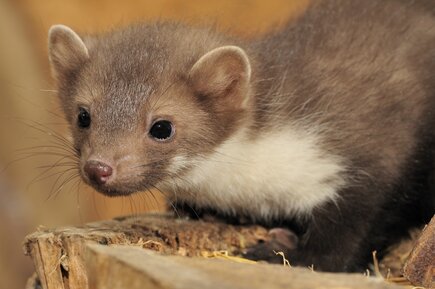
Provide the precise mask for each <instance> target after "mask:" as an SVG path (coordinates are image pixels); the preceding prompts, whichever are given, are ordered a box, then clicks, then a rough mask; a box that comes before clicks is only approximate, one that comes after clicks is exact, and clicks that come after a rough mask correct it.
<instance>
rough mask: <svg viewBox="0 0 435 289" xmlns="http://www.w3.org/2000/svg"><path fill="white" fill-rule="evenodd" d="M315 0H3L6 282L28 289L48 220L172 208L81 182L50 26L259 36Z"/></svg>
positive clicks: (0, 89) (1, 154) (0, 145)
mask: <svg viewBox="0 0 435 289" xmlns="http://www.w3.org/2000/svg"><path fill="white" fill-rule="evenodd" d="M306 4H307V0H213V1H211V0H209V1H202V0H190V1H186V0H160V1H153V0H131V1H117V0H108V1H103V0H93V1H92V0H0V222H1V223H0V288H5V289H15V288H16V289H18V288H24V286H25V283H26V280H27V278H28V277H29V276H30V275H31V273H32V272H33V267H32V264H31V262H30V259H29V258H27V257H25V256H23V253H22V248H21V247H22V242H23V239H24V237H25V236H26V235H27V234H29V233H31V232H33V231H35V230H37V228H38V227H39V226H44V227H55V226H65V225H80V224H84V223H87V222H91V221H95V220H100V219H107V218H112V217H114V216H118V215H127V214H138V213H140V212H145V211H159V210H165V204H164V201H163V197H162V196H160V195H159V194H158V193H157V192H155V193H154V196H150V195H147V194H145V193H143V194H138V195H136V196H133V197H130V198H125V199H122V198H121V199H119V198H118V199H107V198H104V197H102V196H100V195H98V194H96V193H95V192H93V191H92V190H91V189H89V188H87V187H86V186H85V185H83V184H80V181H79V178H78V177H77V176H76V174H75V170H74V167H72V166H71V165H72V164H71V163H69V161H68V159H67V158H66V156H65V154H67V152H65V150H62V149H60V148H59V146H62V142H63V141H64V140H63V139H62V138H63V137H65V138H68V128H67V126H66V124H65V122H64V121H63V117H62V112H61V111H60V109H59V106H58V104H57V99H56V91H54V89H55V87H54V84H53V81H52V79H51V77H50V69H49V66H48V61H47V49H46V43H47V31H48V29H49V27H50V26H51V25H53V24H58V23H62V24H65V25H68V26H70V27H72V28H73V29H74V30H76V31H78V32H98V31H104V30H108V29H110V28H112V27H116V26H121V25H127V24H128V23H131V22H135V21H152V20H155V19H176V20H179V21H182V22H187V23H192V24H195V23H204V22H207V23H208V22H211V23H213V24H216V25H217V26H218V27H219V29H222V30H225V31H228V32H230V33H232V34H236V35H243V36H248V37H256V36H258V35H261V34H264V33H267V32H268V31H270V30H271V29H276V28H277V27H279V26H280V25H282V24H284V23H285V22H286V21H288V20H289V19H290V18H292V17H295V16H297V15H298V13H300V12H301V11H302V10H303V9H304V7H306Z"/></svg>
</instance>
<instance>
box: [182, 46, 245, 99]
mask: <svg viewBox="0 0 435 289" xmlns="http://www.w3.org/2000/svg"><path fill="white" fill-rule="evenodd" d="M250 78H251V65H250V63H249V60H248V56H247V55H246V53H245V51H243V49H241V48H240V47H237V46H222V47H219V48H215V49H213V50H212V51H210V52H208V53H206V54H205V55H204V56H202V57H201V58H200V59H199V60H198V61H197V62H196V63H195V64H194V65H193V67H192V69H191V70H190V73H189V80H190V84H191V85H192V87H193V89H194V90H195V92H196V93H197V94H199V95H201V96H203V97H211V98H215V101H220V103H222V104H224V105H231V106H233V107H234V106H239V107H243V106H244V105H245V103H246V100H247V98H248V95H249V93H248V89H249V81H250Z"/></svg>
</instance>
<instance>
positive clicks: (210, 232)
mask: <svg viewBox="0 0 435 289" xmlns="http://www.w3.org/2000/svg"><path fill="white" fill-rule="evenodd" d="M267 238H268V235H267V229H266V228H263V227H260V226H235V225H229V224H224V223H220V222H218V221H216V220H211V221H210V220H209V221H205V220H201V221H195V220H188V219H182V218H174V217H173V216H172V215H162V214H159V215H144V216H136V217H129V218H118V219H115V220H110V221H103V222H97V223H91V224H87V225H84V226H82V227H64V228H56V229H39V230H38V231H37V232H35V233H33V234H31V235H29V236H28V237H27V238H26V240H25V245H24V251H25V253H26V254H27V255H29V256H30V257H31V258H32V259H33V262H34V265H35V268H36V273H37V278H33V279H32V280H31V282H29V283H28V289H30V288H32V286H34V288H43V289H88V288H90V287H89V279H88V276H90V275H89V270H90V267H89V266H90V265H89V261H88V262H86V261H85V252H86V251H87V249H86V248H87V246H88V244H89V243H90V244H100V245H105V246H107V245H127V246H131V247H137V248H140V249H141V250H142V249H150V250H153V251H157V252H159V253H161V254H164V255H165V254H166V255H179V256H190V257H194V256H202V255H203V253H204V252H213V251H222V250H224V251H226V252H228V254H229V255H233V256H234V255H236V254H238V253H240V252H241V251H242V250H243V249H244V248H246V247H249V246H252V245H254V244H257V243H258V242H259V241H260V240H267ZM111 249H112V248H108V250H111ZM180 260H186V262H190V261H188V260H190V259H188V258H184V259H180ZM290 261H291V260H290ZM177 262H178V261H177ZM180 262H181V261H180ZM195 262H196V261H195ZM92 266H93V265H92ZM274 268H275V267H274ZM317 274H320V275H322V273H317ZM310 276H311V275H310ZM316 276H317V275H316ZM327 276H329V277H331V276H335V275H327ZM240 278H244V277H240ZM248 279H249V278H248ZM241 280H243V279H241ZM359 280H360V279H358V278H357V279H356V281H355V282H359ZM223 281H224V280H222V282H223ZM93 282H94V281H93ZM32 284H34V285H32ZM125 288H129V287H125ZM300 288H302V287H300ZM325 288H327V287H325ZM346 288H347V287H346ZM349 288H350V287H349ZM352 288H359V287H352ZM371 288H378V287H371ZM379 288H383V287H379Z"/></svg>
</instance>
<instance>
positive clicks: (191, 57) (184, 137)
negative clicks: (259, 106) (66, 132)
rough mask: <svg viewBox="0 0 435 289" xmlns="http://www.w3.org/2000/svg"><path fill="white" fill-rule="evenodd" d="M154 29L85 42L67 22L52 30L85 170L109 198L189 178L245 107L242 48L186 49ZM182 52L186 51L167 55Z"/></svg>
mask: <svg viewBox="0 0 435 289" xmlns="http://www.w3.org/2000/svg"><path fill="white" fill-rule="evenodd" d="M157 30H158V29H157ZM157 30H153V29H149V28H147V27H143V30H142V31H141V34H138V33H137V32H135V31H131V30H129V31H119V32H116V33H112V34H109V35H107V36H106V37H100V38H93V37H88V38H84V41H83V40H82V39H81V38H80V37H79V36H78V35H77V34H76V33H75V32H73V31H72V30H71V29H69V28H68V27H65V26H60V25H58V26H54V27H53V28H52V29H51V30H50V39H49V50H50V52H49V53H50V61H51V64H52V68H53V71H54V74H55V76H56V79H57V81H58V87H59V96H60V99H61V103H62V106H63V108H64V111H65V114H66V118H67V120H68V121H69V123H70V127H71V131H72V134H73V139H74V146H75V147H76V149H77V151H78V152H79V155H80V164H79V165H80V173H81V176H82V178H83V180H84V181H85V182H86V183H88V184H89V185H91V186H93V187H94V188H95V189H97V190H98V191H100V192H102V193H104V194H106V195H109V196H115V195H127V194H130V193H133V192H137V191H143V190H147V189H153V188H156V187H157V189H158V186H159V185H160V184H168V183H170V182H172V181H174V182H175V181H177V179H180V178H182V177H183V175H184V174H185V173H186V172H188V171H189V170H190V169H192V168H193V167H194V166H195V162H196V161H197V160H198V159H201V158H203V157H206V156H207V155H208V154H210V153H211V152H212V151H213V149H214V148H215V147H216V146H218V145H219V144H220V143H222V142H223V141H224V140H225V139H227V138H228V137H229V136H230V135H231V134H233V133H234V132H235V130H236V129H237V127H238V125H239V124H240V121H241V120H243V118H244V115H245V114H246V113H247V111H248V110H247V106H248V102H249V101H248V100H247V99H248V94H249V92H248V91H249V87H248V86H249V77H250V66H249V62H248V60H247V57H246V54H245V53H244V52H243V50H241V49H240V48H237V47H234V46H224V47H218V48H214V47H213V46H217V45H216V44H215V43H211V44H210V47H211V48H209V47H204V48H202V50H203V51H188V49H187V48H184V49H183V47H182V46H183V45H187V42H185V41H184V42H183V41H182V42H181V44H180V43H173V42H174V41H173V40H171V41H169V40H163V39H162V38H163V37H160V36H159V35H158V34H157V33H158V31H157ZM147 33H148V35H144V34H147ZM159 37H160V38H159ZM156 41H160V42H158V43H157V42H156ZM174 45H176V46H177V47H173V46H174ZM177 49H179V50H184V51H183V52H176V53H169V51H168V50H172V51H177Z"/></svg>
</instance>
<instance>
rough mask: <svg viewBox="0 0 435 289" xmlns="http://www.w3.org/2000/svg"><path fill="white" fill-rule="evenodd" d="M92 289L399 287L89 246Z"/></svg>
mask: <svg viewBox="0 0 435 289" xmlns="http://www.w3.org/2000/svg"><path fill="white" fill-rule="evenodd" d="M86 255H87V256H86V267H87V268H88V274H89V275H88V278H89V289H107V288H113V289H122V288H129V289H143V288H158V289H178V288H192V289H195V288H198V289H203V288H207V289H222V288H235V289H247V288H250V289H256V288H269V289H277V288H286V289H300V288H312V289H317V288H318V289H320V288H322V289H329V288H331V289H332V288H335V289H337V288H340V289H346V288H349V289H350V288H353V289H368V288H370V289H381V288H382V289H400V288H402V287H399V286H397V285H393V284H388V283H386V282H385V281H384V280H382V279H380V278H368V277H364V276H363V275H362V274H331V273H329V274H328V273H316V272H313V271H310V270H309V269H305V268H290V267H288V266H283V265H271V264H260V263H257V264H254V265H252V264H242V263H236V262H231V261H224V260H211V259H205V258H185V257H180V256H161V255H159V254H157V253H155V252H152V251H149V250H143V249H139V248H134V247H130V246H112V247H108V246H101V245H95V244H93V245H89V246H88V250H87V253H86Z"/></svg>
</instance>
